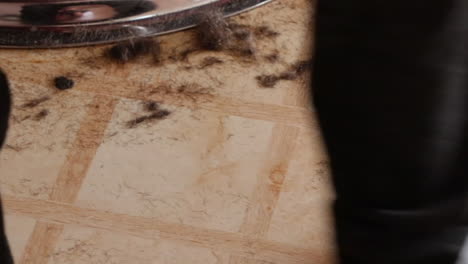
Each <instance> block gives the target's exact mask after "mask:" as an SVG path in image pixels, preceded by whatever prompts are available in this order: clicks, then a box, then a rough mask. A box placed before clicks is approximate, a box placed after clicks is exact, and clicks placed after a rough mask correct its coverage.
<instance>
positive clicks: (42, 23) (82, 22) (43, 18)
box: [0, 0, 271, 48]
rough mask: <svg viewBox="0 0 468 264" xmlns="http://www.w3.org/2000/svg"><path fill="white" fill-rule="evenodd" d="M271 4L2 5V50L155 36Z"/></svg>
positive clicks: (225, 0) (117, 0)
mask: <svg viewBox="0 0 468 264" xmlns="http://www.w3.org/2000/svg"><path fill="white" fill-rule="evenodd" d="M270 1H271V0H94V1H90V0H87V1H76V0H43V1H38V0H34V1H32V0H31V1H25V0H23V1H0V47H3V48H57V47H73V46H83V45H92V44H102V43H110V42H116V41H122V40H126V39H130V38H136V37H148V36H155V35H160V34H165V33H170V32H174V31H178V30H183V29H186V28H190V27H193V26H195V25H196V24H197V18H198V17H200V14H202V13H204V12H211V11H212V10H214V9H216V10H220V11H221V12H223V13H224V15H226V16H231V15H235V14H238V13H240V12H242V11H246V10H249V9H252V8H255V7H258V6H260V5H262V4H265V3H267V2H270Z"/></svg>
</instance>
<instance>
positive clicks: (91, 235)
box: [0, 0, 334, 264]
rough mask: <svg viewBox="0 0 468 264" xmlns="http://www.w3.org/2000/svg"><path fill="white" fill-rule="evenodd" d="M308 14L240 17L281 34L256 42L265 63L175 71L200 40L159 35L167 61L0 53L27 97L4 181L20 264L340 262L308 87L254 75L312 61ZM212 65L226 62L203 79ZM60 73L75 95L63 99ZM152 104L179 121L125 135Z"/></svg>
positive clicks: (291, 1) (3, 164)
mask: <svg viewBox="0 0 468 264" xmlns="http://www.w3.org/2000/svg"><path fill="white" fill-rule="evenodd" d="M312 18H313V2H312V1H309V0H276V1H274V2H272V3H271V4H269V5H266V6H264V7H261V8H259V9H256V10H253V11H251V12H248V13H245V14H242V15H240V16H237V17H235V18H234V20H235V22H236V23H240V24H244V25H250V26H252V27H259V26H267V27H268V28H270V29H271V30H274V31H276V32H278V33H279V34H278V35H277V36H274V37H270V38H262V37H258V38H256V39H255V46H256V47H255V50H256V54H255V56H254V57H253V58H239V57H237V56H233V55H232V54H230V53H228V52H208V51H197V52H194V53H191V54H190V55H189V56H188V57H187V58H186V60H174V59H173V58H174V55H175V54H180V53H181V52H183V51H184V50H187V49H190V48H191V47H193V45H194V42H195V34H194V31H193V30H188V31H184V32H180V33H176V34H171V35H167V36H163V37H160V38H159V39H160V41H161V43H162V50H163V53H162V58H163V62H162V63H161V64H159V65H155V64H154V62H153V61H152V58H150V57H143V58H139V59H137V60H135V61H132V62H130V63H128V64H125V65H122V64H117V63H114V62H112V61H110V60H108V59H107V58H105V56H104V55H103V54H104V52H105V50H106V49H107V48H108V47H106V46H104V47H103V46H97V47H85V48H76V49H59V50H0V67H1V68H2V69H4V70H5V71H6V72H7V73H8V75H9V77H10V81H11V84H12V88H13V95H14V100H15V107H14V111H13V117H12V120H11V124H12V129H11V132H10V134H9V137H8V141H7V147H6V148H5V149H4V150H3V151H2V155H1V156H0V175H1V177H0V183H1V188H2V194H3V197H4V198H3V199H4V205H5V210H6V223H7V231H8V235H9V237H10V241H11V245H12V248H13V253H14V256H15V259H16V260H17V263H20V264H27V263H33V264H59V263H60V264H68V263H70V264H72V263H76V264H80V263H87V264H88V263H90V264H94V263H96V264H101V263H103V264H104V263H106V264H107V263H112V264H120V263H122V264H123V263H132V264H133V263H135V264H140V263H141V264H146V263H148V264H150V263H151V264H153V263H154V264H173V263H174V264H179V263H180V264H185V263H194V264H196V263H203V264H205V263H206V264H211V263H213V264H215V263H216V264H222V263H226V264H251V263H252V264H253V263H255V264H290V263H291V264H292V263H295V264H296V263H297V264H298V263H301V264H331V263H333V262H334V260H333V252H334V247H333V243H332V240H333V239H332V238H333V232H332V228H331V226H330V224H331V219H330V215H329V204H330V202H331V200H332V191H331V188H330V183H329V170H328V163H327V157H326V155H325V153H324V151H323V145H322V142H321V137H320V133H319V131H318V128H317V123H316V120H315V117H314V115H313V109H312V107H311V105H310V98H309V89H308V85H307V83H308V80H307V78H306V75H304V76H302V77H301V78H298V79H296V80H285V81H280V82H278V84H277V85H276V86H275V87H273V88H262V87H260V86H259V85H258V83H257V81H256V79H255V77H256V76H258V75H262V74H277V73H280V72H284V71H285V70H286V69H288V68H289V67H291V65H293V64H294V63H296V62H298V61H304V60H309V59H310V58H311V50H312V47H311V35H312V34H311V33H312V30H313V29H312V28H313V26H312ZM272 54H276V55H277V59H276V60H271V55H272ZM208 57H215V58H217V59H218V60H221V61H222V63H219V64H215V65H212V66H210V67H207V68H202V67H201V66H200V65H202V64H203V61H204V60H205V59H206V58H208ZM59 75H66V76H69V77H71V78H73V79H74V80H75V82H76V86H75V88H74V89H71V90H68V91H62V92H60V91H56V90H55V89H54V88H53V79H54V78H55V77H56V76H59ZM44 98H46V99H44ZM36 99H43V102H40V103H39V104H37V105H34V104H33V105H34V106H32V107H26V106H25V105H26V104H28V103H31V102H32V101H33V100H36ZM148 100H154V101H157V102H159V103H160V107H161V108H163V109H166V110H168V111H170V112H171V115H169V116H168V117H167V118H165V119H162V120H152V121H150V122H142V123H141V124H138V125H135V126H131V125H129V122H130V121H131V120H134V119H135V118H138V117H141V116H144V115H147V114H148V112H147V111H146V110H145V107H144V103H145V102H146V101H148ZM43 111H46V112H47V114H46V115H45V116H42V117H41V116H40V115H38V114H39V113H41V112H43Z"/></svg>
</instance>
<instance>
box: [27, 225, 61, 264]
mask: <svg viewBox="0 0 468 264" xmlns="http://www.w3.org/2000/svg"><path fill="white" fill-rule="evenodd" d="M62 230H63V225H59V224H53V223H45V222H42V221H38V222H36V225H35V226H34V231H33V233H32V234H31V237H30V238H29V241H28V244H27V246H26V248H25V249H24V253H23V256H22V257H21V260H20V261H19V263H21V264H47V263H48V262H49V257H50V255H51V254H52V253H53V251H54V249H55V248H54V247H55V244H56V242H57V241H58V239H59V237H60V235H61V234H62ZM39 242H40V243H39Z"/></svg>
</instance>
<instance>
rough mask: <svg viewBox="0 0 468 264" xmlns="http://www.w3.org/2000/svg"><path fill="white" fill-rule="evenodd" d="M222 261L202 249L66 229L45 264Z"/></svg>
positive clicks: (218, 263) (203, 263)
mask: <svg viewBox="0 0 468 264" xmlns="http://www.w3.org/2000/svg"><path fill="white" fill-rule="evenodd" d="M226 259H227V256H226V254H222V253H219V252H216V251H212V250H209V249H206V248H201V247H188V246H183V245H178V244H174V243H172V242H169V241H162V240H159V241H157V240H148V239H142V238H136V237H132V236H127V235H120V234H116V233H113V232H107V231H97V230H94V229H87V228H78V227H73V226H67V227H66V228H65V230H64V232H63V234H62V236H61V239H60V240H59V241H58V245H57V248H56V249H55V251H54V252H53V253H52V256H51V258H50V260H49V264H64V263H66V264H101V263H106V264H110V263H112V264H129V263H131V264H182V263H191V264H222V263H227V261H226Z"/></svg>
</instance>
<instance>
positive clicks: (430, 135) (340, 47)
mask: <svg viewBox="0 0 468 264" xmlns="http://www.w3.org/2000/svg"><path fill="white" fill-rule="evenodd" d="M317 15H318V17H317V19H318V20H317V36H316V39H317V43H316V56H315V64H314V76H313V89H314V100H315V106H316V109H317V112H318V116H319V120H320V123H321V127H322V130H323V134H324V137H325V141H326V144H327V148H328V153H329V155H330V161H331V167H332V171H333V180H334V184H335V188H336V192H337V200H336V203H335V207H334V210H335V216H336V228H337V242H338V245H339V249H340V258H341V261H342V262H341V263H342V264H357V263H359V264H376V263H378V264H454V263H455V262H456V261H457V258H458V256H459V253H460V250H461V249H462V246H463V244H464V242H465V239H466V235H467V232H468V219H467V217H468V215H467V214H466V210H467V201H468V162H467V160H466V159H467V157H468V49H467V47H468V34H467V32H468V1H465V0H434V1H423V0H413V1H404V0H395V1H383V0H378V1H375V0H363V1H342V0H326V1H319V2H318V10H317ZM459 263H466V262H459Z"/></svg>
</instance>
